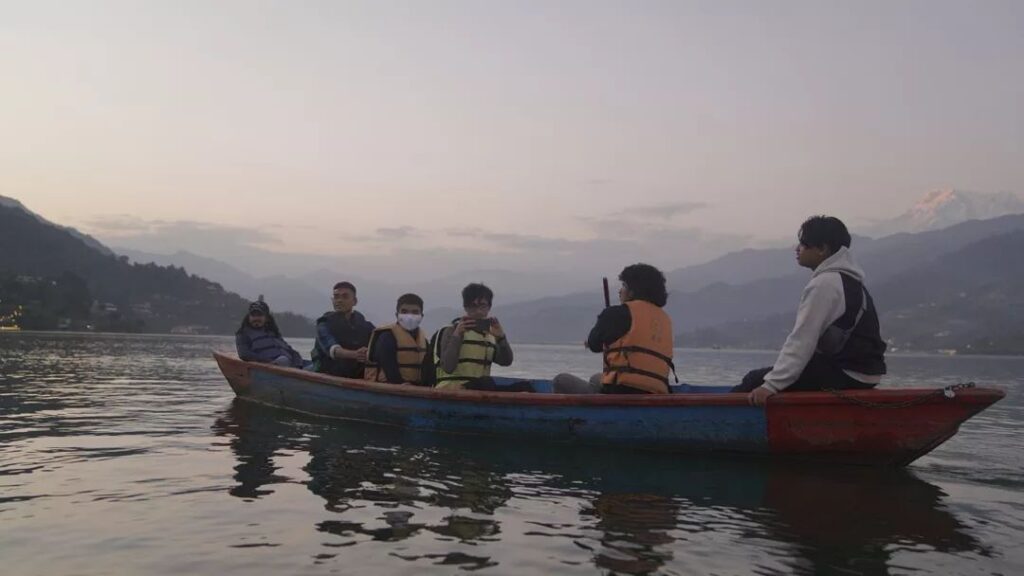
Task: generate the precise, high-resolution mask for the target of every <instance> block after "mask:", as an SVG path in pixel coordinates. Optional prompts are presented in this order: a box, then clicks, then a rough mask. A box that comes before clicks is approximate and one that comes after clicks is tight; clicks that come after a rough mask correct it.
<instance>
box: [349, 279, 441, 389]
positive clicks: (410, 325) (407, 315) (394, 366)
mask: <svg viewBox="0 0 1024 576" xmlns="http://www.w3.org/2000/svg"><path fill="white" fill-rule="evenodd" d="M422 321H423V299H422V298H420V297H419V296H417V295H416V294H402V295H401V296H399V297H398V302H397V303H396V304H395V322H394V323H392V324H388V325H387V326H381V327H380V328H377V329H376V330H374V331H373V334H372V335H371V336H370V344H369V346H368V347H367V353H366V356H367V362H366V370H365V371H364V372H363V378H364V379H365V380H373V381H374V382H389V383H391V384H416V385H420V384H422V382H423V373H422V368H423V359H424V358H425V357H426V355H427V339H426V337H424V336H423V331H422V330H420V322H422Z"/></svg>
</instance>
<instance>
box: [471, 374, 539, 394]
mask: <svg viewBox="0 0 1024 576" xmlns="http://www.w3.org/2000/svg"><path fill="white" fill-rule="evenodd" d="M462 388H463V389H464V390H482V391H485V392H536V390H534V388H533V384H531V383H530V381H529V380H518V381H516V382H512V383H511V384H508V385H507V386H502V385H499V384H498V383H497V382H495V381H494V378H491V377H490V376H481V377H479V378H474V379H472V380H470V381H469V382H466V383H465V384H463V385H462Z"/></svg>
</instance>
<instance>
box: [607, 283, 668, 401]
mask: <svg viewBox="0 0 1024 576" xmlns="http://www.w3.org/2000/svg"><path fill="white" fill-rule="evenodd" d="M626 307H628V308H629V314H630V316H631V318H632V322H631V324H630V327H629V332H627V333H626V335H625V336H623V337H622V338H619V339H618V340H616V341H615V342H612V343H611V344H610V345H609V346H608V347H607V348H605V351H604V373H603V374H602V375H601V384H602V385H606V384H619V385H621V386H629V387H631V388H637V389H639V390H643V391H645V392H650V393H652V394H666V393H668V392H669V388H668V386H669V384H668V373H669V371H670V370H674V367H673V365H672V319H671V318H670V317H669V315H668V314H666V313H665V311H664V310H662V309H661V308H660V307H658V306H655V305H654V304H651V303H650V302H646V301H644V300H630V301H629V302H626Z"/></svg>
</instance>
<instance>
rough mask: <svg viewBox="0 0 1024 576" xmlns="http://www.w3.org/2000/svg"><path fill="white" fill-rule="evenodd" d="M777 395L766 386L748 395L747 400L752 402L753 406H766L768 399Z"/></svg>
mask: <svg viewBox="0 0 1024 576" xmlns="http://www.w3.org/2000/svg"><path fill="white" fill-rule="evenodd" d="M774 395H775V391H774V390H772V389H771V388H768V387H765V386H758V387H757V388H754V390H753V391H752V392H751V393H750V394H748V395H747V399H748V400H749V401H750V405H751V406H764V405H765V402H767V401H768V398H770V397H772V396H774Z"/></svg>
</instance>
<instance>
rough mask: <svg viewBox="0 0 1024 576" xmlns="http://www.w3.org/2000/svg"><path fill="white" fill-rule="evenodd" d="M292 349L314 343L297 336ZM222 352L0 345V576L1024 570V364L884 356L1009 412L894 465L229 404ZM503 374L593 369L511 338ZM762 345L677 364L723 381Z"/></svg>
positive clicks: (680, 356)
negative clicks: (446, 428)
mask: <svg viewBox="0 0 1024 576" xmlns="http://www.w3.org/2000/svg"><path fill="white" fill-rule="evenodd" d="M292 343H293V344H294V345H295V346H296V348H298V349H299V350H301V351H303V352H306V351H308V350H309V348H310V346H311V341H308V340H293V341H292ZM233 348H234V346H233V340H232V339H230V338H223V337H208V338H207V337H166V336H122V335H75V334H27V333H22V334H11V333H0V562H2V564H0V573H2V574H4V575H6V576H15V575H24V574H39V575H48V576H49V575H64V574H68V575H70V574H75V575H94V574H95V575H108V574H158V575H159V574H250V575H263V574H268V575H269V574H275V575H276V574H335V573H336V574H361V575H374V574H419V573H437V574H460V573H465V571H479V572H480V573H484V574H594V573H606V574H611V573H616V574H751V573H756V574H791V573H802V574H1004V575H1016V574H1021V573H1024V546H1022V544H1024V494H1022V489H1024V472H1022V460H1024V451H1022V449H1021V448H1022V446H1024V441H1022V436H1024V400H1022V397H1021V396H1022V395H1021V390H1022V389H1024V388H1022V383H1021V379H1022V377H1024V359H1021V358H966V357H952V358H950V357H893V358H891V359H890V362H889V365H890V373H891V377H890V379H889V382H888V383H887V385H897V384H898V385H900V386H944V385H947V384H953V383H957V382H961V381H968V380H973V381H976V382H978V383H979V384H982V385H987V386H998V387H1002V388H1004V389H1005V390H1007V392H1008V395H1007V398H1006V399H1004V400H1003V401H1001V402H999V403H998V404H996V405H995V406H993V407H992V408H990V409H989V410H987V411H986V412H984V413H982V414H981V415H979V416H977V417H975V418H974V419H972V420H970V421H969V422H967V423H966V424H965V425H964V427H963V428H962V429H961V431H960V433H959V434H957V436H956V437H954V438H953V439H952V440H950V441H949V442H947V443H946V444H944V445H942V446H941V447H939V448H938V449H937V450H936V451H934V452H932V453H931V454H930V455H928V456H925V457H924V458H922V459H920V460H918V461H917V462H915V463H914V464H912V465H911V466H910V467H909V468H907V469H906V470H903V471H876V470H865V469H858V468H832V469H818V468H816V467H810V466H807V465H795V464H771V463H768V462H763V461H755V460H741V459H724V458H706V457H692V456H679V455H667V454H645V453H633V452H628V451H614V450H600V449H579V448H575V449H574V448H568V447H560V446H544V445H537V444H535V443H531V442H515V441H510V440H487V439H480V438H464V437H458V436H445V435H436V434H426V433H415V432H404V431H401V430H394V429H390V428H384V427H376V426H372V425H366V424H355V423H347V422H343V421H332V420H326V419H316V418H311V417H306V416H300V415H294V414H290V413H288V412H285V411H280V410H275V409H270V408H265V407H261V406H255V405H249V404H247V403H244V402H241V401H236V400H235V399H234V395H233V393H232V392H231V390H230V388H229V387H228V385H227V383H226V382H225V381H224V379H223V378H222V376H221V375H220V373H219V371H218V370H217V367H216V365H215V363H214V362H213V360H212V358H211V357H210V350H211V349H221V350H233ZM514 348H515V353H516V364H515V366H514V369H511V370H505V371H503V372H502V373H503V374H506V375H515V376H531V377H538V378H539V377H550V376H551V375H553V374H554V373H556V372H560V371H571V372H575V373H577V374H580V375H587V374H589V373H591V372H594V371H597V370H598V369H599V368H600V360H599V358H598V357H596V356H593V355H590V354H588V353H586V352H584V351H583V350H582V348H577V347H561V346H523V345H520V346H515V345H514ZM773 359H774V358H773V355H772V354H770V353H758V352H742V353H740V352H724V351H694V350H679V351H677V352H676V363H677V365H678V367H679V377H680V378H681V379H682V380H684V381H687V382H689V383H692V384H725V383H732V382H738V380H739V378H740V377H741V376H742V375H743V373H744V372H745V371H746V370H748V369H749V368H752V367H757V366H761V365H767V364H770V363H771V361H772V360H773Z"/></svg>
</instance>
